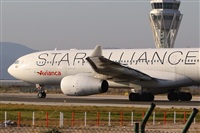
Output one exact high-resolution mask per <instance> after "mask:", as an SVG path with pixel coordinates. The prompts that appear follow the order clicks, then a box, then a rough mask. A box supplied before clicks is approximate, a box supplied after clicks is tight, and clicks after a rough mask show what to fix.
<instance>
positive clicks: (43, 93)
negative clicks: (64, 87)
mask: <svg viewBox="0 0 200 133" xmlns="http://www.w3.org/2000/svg"><path fill="white" fill-rule="evenodd" d="M37 97H38V98H45V97H46V93H45V92H38V94H37Z"/></svg>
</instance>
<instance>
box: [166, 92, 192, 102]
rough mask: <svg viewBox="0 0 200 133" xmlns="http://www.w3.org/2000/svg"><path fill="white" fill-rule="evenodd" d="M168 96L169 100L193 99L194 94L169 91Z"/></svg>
mask: <svg viewBox="0 0 200 133" xmlns="http://www.w3.org/2000/svg"><path fill="white" fill-rule="evenodd" d="M167 98H168V99H169V101H179V100H180V101H191V100H192V94H191V93H189V92H169V93H168V95H167Z"/></svg>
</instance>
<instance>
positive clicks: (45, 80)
mask: <svg viewBox="0 0 200 133" xmlns="http://www.w3.org/2000/svg"><path fill="white" fill-rule="evenodd" d="M199 57H200V55H199V48H173V49H172V48H171V49H170V48H169V49H165V48H163V49H102V47H101V46H100V45H97V46H96V47H95V48H94V50H76V49H71V50H52V51H41V52H35V53H30V54H28V55H24V56H22V57H20V58H18V59H17V60H16V61H15V62H14V63H13V64H12V65H11V66H10V67H9V68H8V72H9V73H10V75H12V76H13V77H15V78H17V79H20V80H22V81H25V82H30V83H34V84H36V87H37V88H38V94H37V96H38V98H45V97H46V92H45V88H44V85H60V88H61V91H62V92H63V93H64V94H65V95H69V96H87V95H93V94H100V93H105V92H107V91H108V89H109V88H115V89H118V88H124V89H127V88H128V89H131V93H130V94H129V96H128V98H129V100H130V101H153V100H154V96H155V95H156V94H163V93H168V94H167V97H168V100H169V101H179V100H180V101H190V100H191V99H192V94H191V93H190V92H183V91H181V88H182V87H186V86H199V85H200V66H199Z"/></svg>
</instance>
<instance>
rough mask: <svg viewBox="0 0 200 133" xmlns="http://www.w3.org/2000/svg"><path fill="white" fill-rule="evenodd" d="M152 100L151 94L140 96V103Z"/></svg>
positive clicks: (152, 95) (145, 93)
mask: <svg viewBox="0 0 200 133" xmlns="http://www.w3.org/2000/svg"><path fill="white" fill-rule="evenodd" d="M153 100H154V94H153V93H147V92H144V93H142V94H141V101H148V102H150V101H153Z"/></svg>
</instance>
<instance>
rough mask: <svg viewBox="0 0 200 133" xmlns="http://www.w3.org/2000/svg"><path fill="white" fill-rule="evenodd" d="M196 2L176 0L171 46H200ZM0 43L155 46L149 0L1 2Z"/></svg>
mask: <svg viewBox="0 0 200 133" xmlns="http://www.w3.org/2000/svg"><path fill="white" fill-rule="evenodd" d="M199 6H200V1H199V0H196V1H186V0H182V1H181V6H180V12H181V13H182V14H183V19H182V22H181V26H180V29H179V32H178V36H177V39H176V41H175V47H199V36H200V35H199V31H200V26H199V16H200V10H199ZM0 7H1V10H0V11H1V41H3V42H15V43H20V44H23V45H25V46H27V47H30V48H33V49H37V50H47V49H54V48H58V49H70V48H77V49H90V48H94V47H95V45H102V46H103V47H104V48H154V47H155V45H154V40H153V35H152V31H151V27H150V22H149V12H150V11H151V7H150V0H149V1H135V0H128V1H122V0H121V1H120V0H109V1H108V0H98V1H97V0H91V1H85V0H79V1H78V0H73V1H69V0H62V1H53V0H49V1H47V0H43V1H40V0H37V1H36V0H32V1H31V0H24V1H21V0H12V1H11V0H1V6H0Z"/></svg>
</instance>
